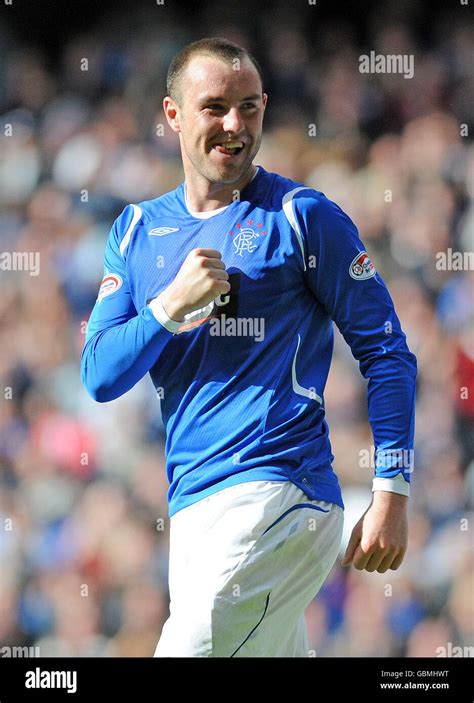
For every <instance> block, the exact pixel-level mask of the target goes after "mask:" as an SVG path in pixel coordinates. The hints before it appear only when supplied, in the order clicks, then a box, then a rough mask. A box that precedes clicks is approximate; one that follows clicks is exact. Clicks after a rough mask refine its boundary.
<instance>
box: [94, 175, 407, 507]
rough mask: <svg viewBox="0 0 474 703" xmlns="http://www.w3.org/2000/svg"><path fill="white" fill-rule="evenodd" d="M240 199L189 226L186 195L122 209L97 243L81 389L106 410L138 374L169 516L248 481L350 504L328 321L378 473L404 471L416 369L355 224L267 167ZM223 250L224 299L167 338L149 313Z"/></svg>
mask: <svg viewBox="0 0 474 703" xmlns="http://www.w3.org/2000/svg"><path fill="white" fill-rule="evenodd" d="M239 195H240V197H239V198H238V199H236V200H235V201H233V202H232V203H230V204H229V205H228V206H226V207H224V208H220V209H219V210H217V211H215V212H214V213H212V214H210V213H206V215H211V216H204V217H203V216H199V214H198V213H194V214H193V213H191V212H190V211H189V209H188V207H187V203H186V191H185V183H182V184H181V185H179V186H178V187H177V188H176V189H175V190H173V191H171V192H169V193H166V194H164V195H162V196H160V197H158V198H156V199H154V200H149V201H146V202H142V203H139V204H137V205H129V206H127V207H126V208H125V210H124V211H123V212H122V214H121V215H120V216H119V217H118V218H117V220H116V221H115V223H114V225H113V227H112V229H111V232H110V235H109V239H108V242H107V246H106V251H105V270H104V279H103V281H102V284H101V286H100V291H99V296H98V299H97V302H96V304H95V307H94V310H93V312H92V314H91V317H90V321H89V325H88V332H87V337H86V344H85V347H84V351H83V356H82V379H83V383H84V385H85V386H86V388H87V390H88V391H89V393H90V394H91V395H92V397H93V398H95V399H96V400H98V401H100V402H104V401H109V400H112V399H114V398H117V397H119V396H120V395H122V394H123V393H125V392H127V391H128V390H129V389H130V388H132V387H133V386H134V385H135V384H136V383H137V382H138V381H139V380H140V379H141V378H142V377H143V376H144V375H145V374H146V373H148V372H149V373H150V376H151V379H152V381H153V383H154V385H155V388H156V389H157V396H158V398H159V399H160V402H161V411H162V417H163V422H164V424H165V428H166V447H165V453H166V466H167V473H168V480H169V483H170V487H169V495H168V498H169V509H170V515H173V514H174V513H175V512H176V511H178V510H180V509H181V508H184V507H186V506H187V505H190V504H192V503H194V502H195V501H197V500H200V499H202V498H203V497H205V496H207V495H209V494H211V493H213V492H215V491H217V490H221V489H223V488H225V487H227V486H231V485H233V484H236V483H240V482H243V481H254V480H286V481H292V482H294V483H295V484H296V485H297V486H299V487H300V488H301V489H302V490H303V491H304V492H305V493H306V494H307V495H308V496H309V497H310V498H311V499H313V500H327V501H329V502H333V503H337V504H338V505H341V506H343V503H342V498H341V491H340V487H339V483H338V480H337V477H336V475H335V473H334V471H333V468H332V461H333V455H332V453H331V444H330V441H329V434H328V426H327V423H326V421H325V409H324V388H325V385H326V380H327V376H328V372H329V367H330V363H331V357H332V351H333V321H334V322H335V323H336V324H337V326H338V328H339V329H340V331H341V333H342V334H343V336H344V338H345V340H346V341H347V343H348V344H349V346H350V348H351V350H352V353H353V355H354V357H355V358H356V359H357V360H358V362H359V366H360V371H361V373H362V375H363V376H364V377H365V378H367V379H368V406H369V420H370V423H371V427H372V431H373V436H374V446H375V450H376V467H377V468H376V475H377V476H379V477H393V476H395V475H397V474H402V475H403V478H404V479H405V481H409V478H410V472H411V468H410V467H407V466H406V465H404V466H401V465H400V463H399V462H397V460H396V458H393V459H392V458H391V457H396V456H397V452H399V451H403V452H406V451H411V449H412V447H413V435H414V398H415V377H416V360H415V357H414V355H413V354H412V353H411V352H410V351H409V349H408V347H407V343H406V338H405V335H404V333H403V331H402V329H401V326H400V322H399V320H398V317H397V315H396V312H395V310H394V306H393V302H392V300H391V298H390V295H389V293H388V291H387V288H386V286H385V284H384V282H383V280H382V278H381V277H380V275H379V274H378V273H377V272H376V270H375V268H374V266H373V264H372V263H371V261H370V258H369V255H368V254H367V252H366V250H365V247H364V245H363V243H362V241H361V239H360V238H359V234H358V232H357V228H356V227H355V225H354V223H353V222H352V221H351V219H350V218H349V217H348V216H347V215H346V214H345V213H344V212H343V211H342V210H341V208H339V207H338V206H337V205H336V204H335V203H334V202H332V201H331V200H329V199H328V198H327V197H326V196H325V195H324V194H323V193H320V192H318V191H315V190H314V189H312V188H308V187H306V186H305V185H303V184H301V183H296V182H294V181H291V180H289V179H287V178H283V177H282V176H280V175H278V174H276V173H269V172H267V171H266V170H265V169H264V168H262V167H261V166H259V167H258V172H257V174H256V175H255V177H254V178H253V179H252V180H251V181H250V183H248V185H247V186H246V187H245V188H244V189H243V190H242V192H241V193H240V194H239ZM200 247H203V248H212V249H217V250H219V251H220V252H221V254H222V260H223V262H224V263H225V265H226V270H227V272H228V274H229V281H230V284H231V290H230V292H229V293H228V294H227V295H223V296H220V297H219V298H217V299H216V300H215V301H213V302H212V303H210V304H209V305H208V306H207V307H206V308H205V309H202V310H198V311H195V312H194V313H192V314H190V315H188V316H187V317H186V319H185V322H184V323H183V325H182V326H181V327H180V329H179V330H178V331H176V332H174V333H173V332H172V331H169V330H168V329H167V328H166V327H165V326H164V325H163V324H161V323H160V322H159V321H158V319H157V318H156V317H155V315H154V313H153V311H152V309H151V308H150V301H153V300H154V299H155V298H156V297H157V296H158V295H159V294H160V292H161V291H163V290H164V289H165V288H166V287H167V286H168V285H169V284H170V283H171V282H172V281H173V279H174V278H175V276H176V274H177V273H178V271H179V269H180V267H181V265H182V263H183V261H184V259H185V258H186V256H187V254H188V253H189V252H190V251H191V250H193V249H196V248H200Z"/></svg>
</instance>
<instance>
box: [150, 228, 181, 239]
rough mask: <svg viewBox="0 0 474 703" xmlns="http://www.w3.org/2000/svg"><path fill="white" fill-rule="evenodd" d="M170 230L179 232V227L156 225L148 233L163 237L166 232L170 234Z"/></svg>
mask: <svg viewBox="0 0 474 703" xmlns="http://www.w3.org/2000/svg"><path fill="white" fill-rule="evenodd" d="M170 232H179V227H155V228H154V229H151V230H150V231H149V232H148V234H149V235H151V236H154V237H162V236H163V235H164V234H170Z"/></svg>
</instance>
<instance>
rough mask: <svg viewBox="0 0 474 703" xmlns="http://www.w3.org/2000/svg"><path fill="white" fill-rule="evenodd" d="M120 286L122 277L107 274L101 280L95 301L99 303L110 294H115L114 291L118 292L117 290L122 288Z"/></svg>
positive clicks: (116, 274)
mask: <svg viewBox="0 0 474 703" xmlns="http://www.w3.org/2000/svg"><path fill="white" fill-rule="evenodd" d="M122 284H123V280H122V277H121V276H119V275H118V273H108V274H107V275H106V276H104V278H103V279H102V283H101V284H100V288H99V295H98V296H97V300H98V301H99V302H100V301H101V300H103V299H104V298H106V297H107V296H108V295H112V293H115V291H117V290H119V288H121V287H122Z"/></svg>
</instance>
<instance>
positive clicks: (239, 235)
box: [229, 219, 266, 256]
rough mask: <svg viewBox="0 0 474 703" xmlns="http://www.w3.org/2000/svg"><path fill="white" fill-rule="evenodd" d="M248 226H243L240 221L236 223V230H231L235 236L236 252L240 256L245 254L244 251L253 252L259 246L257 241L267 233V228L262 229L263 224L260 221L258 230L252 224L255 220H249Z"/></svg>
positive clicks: (231, 234) (231, 233)
mask: <svg viewBox="0 0 474 703" xmlns="http://www.w3.org/2000/svg"><path fill="white" fill-rule="evenodd" d="M245 224H246V226H245V227H242V224H241V223H240V222H239V223H237V224H236V225H235V231H234V230H231V231H230V232H229V234H230V236H231V237H232V236H234V234H235V236H234V247H235V251H236V254H237V255H238V256H243V252H244V251H248V252H252V251H255V249H256V248H257V243H256V242H255V240H256V239H258V237H260V236H261V235H266V232H265V230H262V227H263V225H262V224H261V223H259V224H258V225H257V230H254V229H253V228H252V227H250V225H253V220H251V219H250V220H247V222H246V223H245Z"/></svg>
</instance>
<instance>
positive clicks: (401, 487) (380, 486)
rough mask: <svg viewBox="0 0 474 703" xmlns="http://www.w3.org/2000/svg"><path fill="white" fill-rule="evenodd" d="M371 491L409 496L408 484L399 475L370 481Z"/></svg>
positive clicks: (379, 477) (377, 477)
mask: <svg viewBox="0 0 474 703" xmlns="http://www.w3.org/2000/svg"><path fill="white" fill-rule="evenodd" d="M373 491H388V492H389V493H399V494H400V495H402V496H407V497H409V496H410V484H409V483H408V481H405V479H404V478H403V476H402V475H401V474H397V475H396V476H394V477H393V478H382V477H381V476H376V477H375V478H374V479H373V481H372V492H373Z"/></svg>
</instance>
